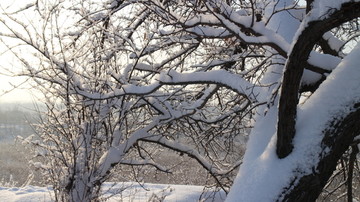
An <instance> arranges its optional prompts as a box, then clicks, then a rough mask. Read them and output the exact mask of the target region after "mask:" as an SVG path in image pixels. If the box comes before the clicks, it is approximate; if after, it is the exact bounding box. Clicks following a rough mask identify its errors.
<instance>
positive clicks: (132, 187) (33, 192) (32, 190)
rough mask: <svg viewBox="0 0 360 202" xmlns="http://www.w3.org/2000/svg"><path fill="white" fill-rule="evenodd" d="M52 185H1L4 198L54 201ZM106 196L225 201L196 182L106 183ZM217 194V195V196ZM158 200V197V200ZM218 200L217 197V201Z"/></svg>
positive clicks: (115, 198) (0, 196)
mask: <svg viewBox="0 0 360 202" xmlns="http://www.w3.org/2000/svg"><path fill="white" fill-rule="evenodd" d="M51 192H52V191H51V188H49V187H36V186H26V187H21V188H16V187H0V201H7V202H39V201H43V202H50V201H54V200H53V196H52V193H51ZM103 192H104V194H103V196H104V197H105V198H108V199H107V200H106V201H109V202H116V201H134V202H136V201H139V202H141V201H149V200H150V201H151V199H152V200H155V201H158V200H159V199H162V198H164V201H177V202H192V201H194V202H195V201H200V200H201V201H214V202H222V201H224V200H225V193H224V192H213V191H209V190H205V189H204V187H203V186H192V185H166V184H144V185H143V186H141V185H139V184H138V183H132V182H126V183H105V185H104V187H103ZM213 197H214V198H213ZM156 199H157V200H156ZM213 199H214V200H213Z"/></svg>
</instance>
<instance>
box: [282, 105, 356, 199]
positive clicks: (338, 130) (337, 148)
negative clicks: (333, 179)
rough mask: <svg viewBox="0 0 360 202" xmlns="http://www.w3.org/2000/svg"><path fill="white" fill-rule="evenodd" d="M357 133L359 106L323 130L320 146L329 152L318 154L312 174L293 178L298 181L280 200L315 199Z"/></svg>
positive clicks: (285, 191)
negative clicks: (318, 159)
mask: <svg viewBox="0 0 360 202" xmlns="http://www.w3.org/2000/svg"><path fill="white" fill-rule="evenodd" d="M335 120H336V118H335ZM358 134H360V108H359V107H358V108H357V110H356V111H354V112H352V113H350V114H348V115H347V116H346V117H344V118H343V119H342V120H338V121H334V122H333V123H332V124H330V126H329V127H328V128H327V129H326V130H325V131H324V135H325V137H324V139H323V141H322V148H323V150H328V151H329V152H328V153H326V154H325V155H324V154H319V158H320V162H319V163H318V165H317V167H316V168H314V172H313V173H312V174H310V175H306V176H302V177H301V178H300V179H294V183H295V182H296V181H297V182H298V183H295V185H294V186H290V187H288V188H286V189H285V190H284V192H283V193H284V196H283V197H281V198H283V199H282V201H292V202H295V201H315V200H316V198H317V197H318V196H319V194H320V193H321V191H322V189H323V187H324V186H325V185H326V183H327V181H328V179H329V178H330V176H331V175H332V173H333V171H334V170H335V169H336V165H337V162H338V160H339V159H340V157H341V156H342V154H343V153H344V152H345V151H346V150H347V149H348V148H349V146H350V145H351V144H352V142H353V140H354V137H356V136H357V135H358ZM326 148H329V149H326Z"/></svg>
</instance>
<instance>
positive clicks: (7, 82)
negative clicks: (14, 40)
mask: <svg viewBox="0 0 360 202" xmlns="http://www.w3.org/2000/svg"><path fill="white" fill-rule="evenodd" d="M33 1H34V0H25V1H24V0H21V1H20V0H0V6H1V7H2V8H4V9H6V8H9V6H10V5H11V6H12V7H13V6H16V5H26V4H28V3H31V2H33ZM20 2H21V3H20ZM0 13H3V11H2V10H0ZM0 30H1V25H0ZM6 50H7V48H6V47H5V46H4V45H3V44H0V104H1V103H9V102H10V103H23V102H32V101H33V100H34V96H33V94H34V95H36V92H35V91H32V90H31V87H30V86H29V85H27V84H26V83H25V84H23V85H20V87H18V88H16V89H14V87H13V86H14V85H15V86H18V85H19V84H21V83H23V82H24V81H25V78H20V77H9V76H5V75H1V74H6V71H5V70H4V69H11V70H13V71H17V70H20V68H21V66H20V65H19V64H16V60H15V58H14V57H13V56H12V54H10V53H8V52H7V51H6ZM12 89H14V90H12ZM10 90H11V92H9V93H6V92H8V91H10ZM37 96H39V94H37Z"/></svg>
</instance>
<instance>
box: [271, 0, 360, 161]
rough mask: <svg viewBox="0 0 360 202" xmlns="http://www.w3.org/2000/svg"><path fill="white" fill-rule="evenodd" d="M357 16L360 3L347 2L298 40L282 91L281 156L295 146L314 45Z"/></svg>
mask: <svg viewBox="0 0 360 202" xmlns="http://www.w3.org/2000/svg"><path fill="white" fill-rule="evenodd" d="M357 17H360V2H356V3H346V4H343V5H342V7H341V9H340V10H337V11H335V12H334V13H332V14H331V15H330V17H329V18H327V19H325V20H321V21H313V22H311V23H309V25H308V27H306V28H305V29H304V30H303V32H302V33H301V35H300V36H299V38H298V40H297V42H296V43H295V45H294V47H293V49H292V52H291V53H290V55H289V58H288V62H287V64H286V67H285V68H286V70H285V72H284V77H283V81H282V88H281V93H280V101H279V112H278V115H279V118H278V131H277V148H276V152H277V155H278V157H279V158H285V157H286V156H288V155H289V154H290V153H291V152H292V149H293V144H292V140H293V138H294V136H295V133H296V131H295V124H296V115H297V112H296V110H297V105H298V102H299V92H300V82H301V77H302V74H303V71H304V68H305V67H306V66H307V60H308V58H309V55H310V52H311V50H312V48H313V47H314V45H315V44H316V43H317V42H318V41H320V39H321V38H322V36H323V34H324V33H325V32H327V31H329V30H331V29H332V28H334V27H337V26H340V25H341V24H343V23H345V22H348V21H350V20H352V19H354V18H357Z"/></svg>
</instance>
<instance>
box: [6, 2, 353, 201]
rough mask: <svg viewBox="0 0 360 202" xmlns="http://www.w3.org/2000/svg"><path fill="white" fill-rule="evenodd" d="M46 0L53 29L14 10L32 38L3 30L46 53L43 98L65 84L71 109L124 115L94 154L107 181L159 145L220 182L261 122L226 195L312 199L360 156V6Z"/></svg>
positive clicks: (40, 75)
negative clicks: (343, 164)
mask: <svg viewBox="0 0 360 202" xmlns="http://www.w3.org/2000/svg"><path fill="white" fill-rule="evenodd" d="M39 2H41V1H37V3H36V4H34V6H33V8H35V11H37V12H38V13H39V14H40V15H39V16H41V17H43V19H45V21H43V24H42V26H40V28H41V30H42V32H36V31H37V30H38V29H37V27H30V28H29V26H27V25H26V24H24V23H21V22H19V20H18V19H14V18H12V16H11V15H8V17H9V18H12V21H14V22H17V23H18V25H20V26H21V27H22V28H23V30H25V31H26V34H27V36H24V35H21V33H19V32H18V31H17V30H16V29H13V28H11V27H10V26H9V27H10V30H11V31H12V32H11V33H5V34H3V35H7V36H10V37H15V38H20V39H22V40H23V42H25V43H26V44H28V45H31V46H32V47H34V48H35V49H36V50H37V51H38V52H40V53H41V54H42V56H41V57H40V58H41V59H40V64H44V61H46V62H47V63H46V64H44V66H42V68H39V69H38V68H33V66H32V65H31V64H28V63H27V62H26V61H24V64H25V65H26V67H27V69H26V70H27V71H26V72H25V74H26V75H31V76H33V77H35V78H36V81H39V82H40V85H42V84H43V81H44V80H45V81H50V84H53V85H51V86H48V85H46V88H45V89H44V90H45V92H46V90H50V91H51V90H52V89H56V88H50V87H53V86H61V87H60V92H62V93H65V92H66V93H65V94H64V95H66V96H63V97H64V100H65V101H66V102H64V103H74V104H77V105H78V106H84V105H86V106H87V104H89V106H91V107H90V108H91V109H95V111H91V112H92V113H93V112H95V115H94V114H92V113H87V112H86V113H85V114H88V116H87V117H89V118H90V120H93V121H92V122H93V123H94V124H95V125H96V124H98V123H99V121H97V120H99V119H100V120H101V119H102V116H104V117H112V116H117V118H115V119H113V118H111V120H110V121H109V122H106V123H107V124H105V125H108V124H114V127H115V128H114V130H113V131H114V132H112V133H111V141H110V142H108V143H110V144H108V146H107V147H105V148H104V151H105V152H103V153H102V154H101V155H99V157H100V158H99V159H96V160H95V159H94V160H95V161H96V164H95V165H97V167H96V170H97V171H100V172H99V173H96V174H97V175H96V177H98V178H97V179H103V177H104V176H105V175H106V173H107V172H109V171H110V169H111V168H112V167H113V166H114V165H116V164H119V163H127V162H129V163H135V164H136V163H139V164H141V162H142V163H144V162H147V163H149V162H151V161H149V160H148V159H147V157H146V155H145V157H144V160H142V161H130V160H127V159H126V157H125V154H127V153H128V152H129V151H130V150H131V149H133V148H135V149H136V148H138V147H139V145H142V144H143V143H149V142H150V143H156V144H159V145H161V146H164V147H168V148H171V149H173V150H175V151H178V152H181V153H186V154H188V155H189V156H191V157H193V158H195V159H196V160H197V161H198V162H199V163H200V164H201V165H202V166H203V167H204V168H206V169H207V170H208V171H209V172H210V173H211V174H212V175H213V176H214V177H215V178H216V179H218V183H219V184H223V183H222V181H221V180H223V178H222V177H227V174H228V173H229V172H230V171H232V170H233V169H234V168H235V167H236V166H237V165H239V164H240V161H234V159H237V158H236V155H234V154H233V151H234V150H236V149H238V153H239V154H240V151H239V150H240V147H235V148H234V146H236V144H235V145H234V143H236V142H237V141H236V140H237V139H239V137H243V135H244V134H245V133H247V131H249V130H250V128H252V129H251V131H250V136H249V141H248V142H247V146H246V152H245V156H244V159H243V163H242V165H241V166H240V170H239V173H238V175H237V177H236V180H235V181H234V184H233V186H232V187H231V189H230V193H229V195H228V198H227V200H228V201H314V200H315V199H316V198H317V197H318V196H319V194H320V193H321V191H322V189H323V188H324V186H325V185H326V183H327V181H328V179H329V178H330V176H331V175H332V173H333V171H334V170H335V169H336V166H337V163H338V161H339V159H340V158H341V157H342V155H343V154H344V153H345V152H346V151H348V149H349V148H351V149H350V150H349V151H350V153H351V154H352V155H351V156H355V157H356V153H357V152H358V148H357V145H358V143H359V138H358V137H357V136H358V135H359V131H360V107H359V106H360V105H359V103H360V97H359V95H360V89H359V88H360V80H359V79H358V77H359V75H360V74H359V73H360V72H359V66H360V62H359V56H360V47H359V45H358V42H357V40H358V39H359V17H360V2H359V1H358V0H307V1H305V2H304V1H294V0H258V1H255V0H226V1H225V0H208V1H201V0H176V1H175V0H128V1H119V0H116V1H107V2H106V3H104V2H101V1H87V2H77V3H74V4H67V3H64V2H62V3H59V4H54V5H55V6H52V7H46V8H44V7H42V6H40V5H46V4H40V3H39ZM45 2H46V1H45ZM99 2H100V3H99ZM51 5H53V4H51ZM28 7H29V6H27V8H28ZM61 7H67V8H68V9H70V8H71V9H70V10H71V12H70V11H68V12H65V11H64V10H63V9H60V8H61ZM27 10H28V9H26V11H27ZM47 12H50V13H49V14H48V13H47ZM54 14H55V15H54ZM66 14H67V15H69V16H72V17H73V18H75V19H74V20H72V21H71V23H70V22H67V21H66V19H69V18H64V15H66ZM47 16H51V17H56V19H55V21H53V19H52V18H51V17H47ZM75 16H77V17H75ZM74 21H76V23H75V24H72V22H74ZM50 22H52V23H50ZM3 23H4V24H7V23H6V22H5V21H4V20H3ZM69 24H70V25H69ZM64 25H66V26H64ZM37 26H38V25H37ZM62 26H64V27H62ZM65 28H68V30H66V29H65ZM34 30H35V32H34ZM34 33H35V35H34ZM37 33H41V34H38V36H36V34H37ZM37 37H40V41H37V40H34V39H36V38H37ZM49 70H50V73H48V72H49ZM39 79H40V80H39ZM64 89H66V91H63V90H64ZM69 95H70V96H69ZM69 106H70V105H69ZM94 107H95V108H94ZM65 108H66V104H65ZM75 108H76V107H75ZM67 109H68V110H71V112H72V113H73V112H75V111H73V110H72V108H67ZM78 109H79V110H80V111H82V110H85V109H86V107H80V108H78ZM103 109H104V110H105V109H106V110H105V112H106V113H105V112H101V111H102V110H103ZM109 109H111V110H110V111H108V110H109ZM75 113H76V114H77V112H75ZM79 114H81V113H79ZM110 115H111V116H110ZM77 116H78V115H76V116H75V117H77ZM114 120H117V121H115V122H114ZM71 123H76V126H79V124H78V123H77V122H73V121H71ZM101 127H103V126H102V125H101ZM248 129H249V130H248ZM82 131H84V130H83V129H82ZM244 139H245V138H244ZM96 148H98V147H96ZM99 149H100V148H99ZM101 149H103V148H101ZM138 153H139V156H140V157H143V156H142V154H143V153H142V152H141V149H139V152H138ZM234 156H235V157H234ZM75 159H76V158H75ZM352 159H354V158H353V157H352ZM352 162H353V161H352ZM151 163H152V162H151ZM225 163H230V165H225ZM352 164H353V163H352ZM349 170H350V169H349ZM349 174H351V172H349ZM219 176H222V177H219ZM349 176H350V175H349ZM94 177H95V176H94ZM94 179H95V178H94ZM348 179H349V180H348V181H347V182H346V183H347V184H350V185H349V186H348V187H349V190H348V194H347V195H348V198H349V200H352V199H351V198H352V194H351V192H352V191H351V177H348ZM91 180H93V179H91ZM224 189H226V187H224Z"/></svg>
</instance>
